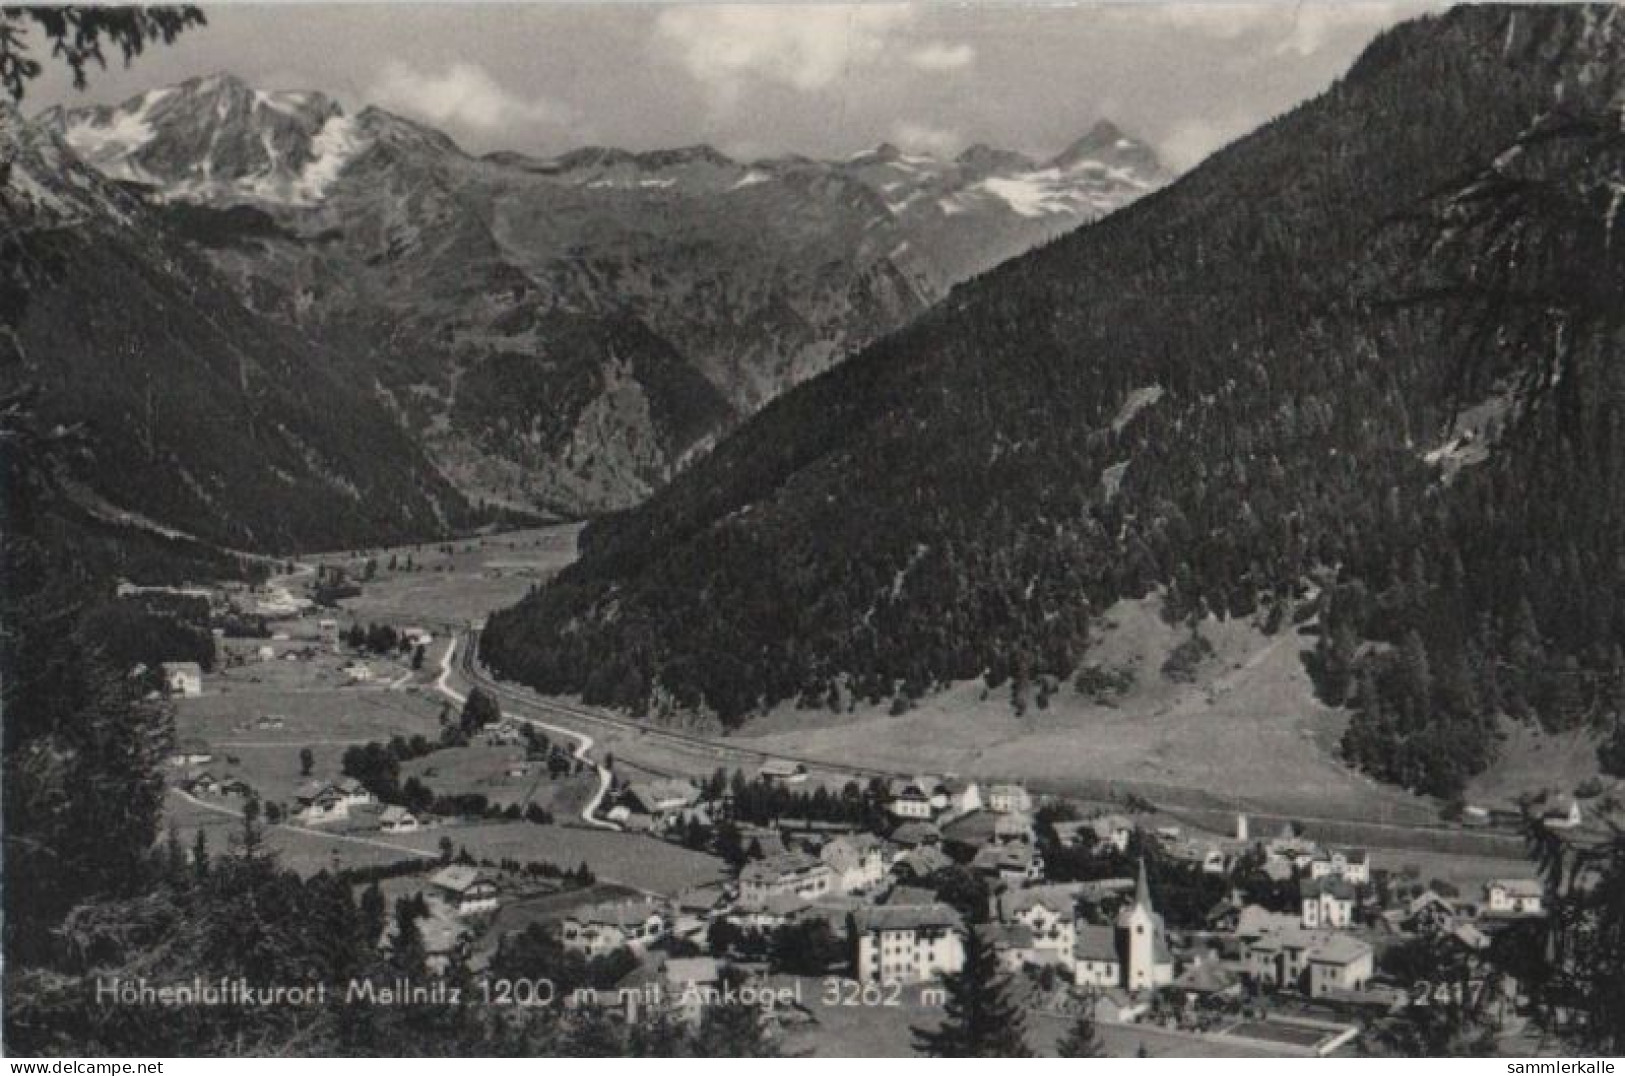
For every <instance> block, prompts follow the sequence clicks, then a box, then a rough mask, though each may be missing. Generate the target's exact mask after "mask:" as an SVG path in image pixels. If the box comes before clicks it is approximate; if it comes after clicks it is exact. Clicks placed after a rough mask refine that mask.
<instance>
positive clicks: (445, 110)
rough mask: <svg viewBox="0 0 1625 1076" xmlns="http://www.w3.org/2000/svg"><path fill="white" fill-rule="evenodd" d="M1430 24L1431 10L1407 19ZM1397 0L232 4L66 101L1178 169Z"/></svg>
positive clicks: (546, 144)
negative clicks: (385, 115) (174, 99)
mask: <svg viewBox="0 0 1625 1076" xmlns="http://www.w3.org/2000/svg"><path fill="white" fill-rule="evenodd" d="M1429 6H1436V5H1429ZM1423 10H1427V7H1424V6H1421V5H1418V4H1416V3H1410V2H1407V3H1364V2H1358V0H1356V2H1344V0H1337V2H1335V3H1334V2H1330V0H1303V2H1301V3H1296V4H1292V3H1259V4H1225V3H1211V2H1210V3H1184V4H1173V3H1113V4H1105V5H1075V4H1056V3H1049V4H1042V5H1040V4H1036V3H1031V4H1013V3H1002V4H992V3H978V4H948V3H943V2H937V3H915V4H882V3H865V4H849V5H812V4H766V5H723V4H710V5H699V6H690V5H678V4H632V3H598V4H585V3H578V4H570V3H553V4H517V5H515V4H478V5H476V4H455V5H453V4H432V3H420V4H410V5H408V4H389V5H385V4H342V5H341V4H301V5H280V6H279V5H261V4H232V5H229V6H214V7H208V6H206V7H205V11H206V12H207V14H208V17H209V23H210V25H209V26H208V28H206V29H203V30H198V31H194V32H192V33H189V34H187V35H186V36H185V37H183V38H182V39H181V40H180V41H179V42H178V43H177V44H176V45H175V46H173V47H172V48H168V49H158V50H156V51H153V52H150V53H149V54H148V55H147V56H145V57H142V58H140V59H138V60H137V61H136V63H135V64H134V65H133V66H132V67H131V68H129V69H128V70H125V69H123V68H121V67H120V66H119V65H118V64H117V62H116V61H115V62H114V63H112V64H111V65H110V67H109V70H108V71H107V72H105V73H100V74H97V75H96V76H95V77H94V79H93V81H92V84H91V86H90V88H89V90H88V91H86V92H85V93H79V92H77V91H75V90H74V89H73V88H72V87H71V86H70V85H69V83H68V80H67V79H66V78H65V77H64V76H62V75H61V74H60V73H58V72H55V71H53V72H52V73H51V74H49V75H48V76H46V77H44V78H42V79H41V80H40V81H39V83H37V84H36V85H35V86H34V87H33V88H32V89H31V91H30V93H29V98H28V100H27V101H26V102H25V107H27V108H29V109H30V110H33V109H35V108H42V107H44V106H46V105H51V104H57V103H83V102H103V101H118V100H122V99H123V98H125V97H127V96H129V95H131V94H133V93H136V92H139V91H141V90H143V89H147V88H150V87H153V86H159V85H166V84H169V83H172V82H178V81H180V80H182V79H185V78H189V77H192V76H195V75H203V74H209V73H211V72H214V71H218V70H224V71H230V72H232V73H235V74H237V75H239V76H241V77H242V78H244V79H247V80H248V81H250V82H252V83H254V84H255V85H257V86H260V87H261V88H264V89H318V90H322V91H325V92H327V93H328V94H330V95H333V96H335V97H337V98H339V99H340V100H341V101H343V102H344V103H345V104H346V105H347V106H352V107H353V106H357V105H360V104H367V103H371V104H378V105H382V106H383V107H385V108H388V109H390V110H392V111H395V112H399V113H402V114H405V115H408V116H412V117H414V118H418V119H421V120H425V121H428V122H430V123H432V124H434V125H435V126H438V127H440V128H441V129H443V130H445V131H446V132H447V133H449V134H451V135H452V136H453V137H455V138H456V139H457V140H458V141H459V142H460V143H461V144H462V145H463V146H464V147H465V148H466V149H469V150H471V151H475V152H485V151H488V150H492V149H499V148H501V149H518V150H523V151H526V152H531V153H539V154H546V153H553V152H558V151H561V150H564V149H569V148H573V147H576V146H581V145H590V144H602V145H617V146H624V147H627V148H631V149H651V148H657V147H663V146H675V145H688V144H693V143H698V142H709V143H711V144H712V145H715V146H717V147H718V148H720V149H722V150H724V151H726V152H729V153H732V154H735V155H737V156H742V157H751V156H765V155H771V154H778V153H785V152H799V153H805V154H808V155H811V156H842V155H845V154H848V153H852V152H855V151H857V150H859V149H863V148H866V147H869V146H873V145H875V144H876V143H878V142H881V141H886V140H889V141H892V142H895V143H898V144H900V145H902V146H904V147H905V148H909V149H914V150H921V151H931V152H937V153H952V152H956V151H958V150H959V149H961V148H963V147H964V146H966V145H969V144H971V143H973V142H987V143H990V144H993V145H998V146H1002V147H1007V148H1011V149H1018V150H1023V151H1026V152H1030V153H1035V154H1051V153H1054V152H1056V151H1058V150H1060V149H1061V148H1062V147H1064V146H1065V145H1066V144H1067V143H1068V142H1070V141H1071V140H1072V139H1073V138H1075V137H1076V136H1077V135H1079V134H1081V133H1082V132H1083V131H1085V130H1087V129H1088V128H1089V127H1090V126H1091V125H1092V124H1093V123H1094V122H1095V120H1097V119H1099V118H1101V117H1109V118H1111V119H1112V120H1114V121H1116V122H1117V123H1118V124H1119V125H1120V126H1122V127H1123V128H1125V129H1126V130H1128V131H1130V132H1132V133H1135V134H1138V135H1139V136H1141V137H1143V138H1145V139H1147V140H1148V141H1150V142H1152V143H1153V144H1154V145H1156V146H1157V147H1158V148H1159V150H1161V151H1162V153H1163V155H1164V156H1165V157H1166V158H1167V159H1168V160H1169V161H1170V162H1172V163H1174V164H1176V165H1179V166H1182V167H1183V166H1187V165H1189V164H1192V163H1194V162H1195V161H1196V160H1197V159H1199V158H1200V157H1201V156H1202V155H1204V154H1206V153H1207V152H1209V151H1211V150H1212V149H1215V148H1217V147H1218V146H1219V145H1221V144H1223V143H1224V142H1225V141H1227V140H1228V139H1229V138H1232V137H1234V136H1236V135H1238V134H1241V133H1242V132H1244V131H1246V130H1248V129H1250V128H1252V127H1254V126H1256V125H1257V124H1259V123H1260V122H1262V121H1264V120H1266V119H1268V118H1270V117H1271V116H1274V115H1276V114H1278V113H1280V112H1282V111H1285V110H1286V109H1288V108H1290V107H1291V106H1293V105H1294V104H1296V103H1297V102H1299V101H1301V100H1303V99H1304V98H1305V97H1308V96H1311V95H1313V94H1315V93H1317V92H1319V91H1320V90H1322V89H1324V88H1326V87H1327V86H1328V85H1330V84H1331V83H1332V81H1333V80H1335V79H1336V78H1337V77H1338V76H1339V75H1340V74H1341V73H1342V72H1343V71H1344V70H1345V69H1346V68H1347V67H1348V65H1349V63H1350V62H1351V61H1352V60H1353V59H1354V57H1355V56H1356V55H1358V53H1359V51H1360V50H1361V49H1362V48H1363V47H1364V46H1365V44H1366V43H1367V42H1369V41H1370V40H1371V38H1372V37H1373V36H1374V35H1375V34H1377V33H1378V32H1379V31H1381V30H1382V29H1383V28H1385V27H1387V26H1390V25H1392V24H1394V23H1396V22H1399V21H1401V20H1403V19H1406V18H1409V17H1412V16H1414V15H1415V14H1417V13H1418V12H1421V11H1423Z"/></svg>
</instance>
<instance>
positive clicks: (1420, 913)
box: [1401, 889, 1460, 933]
mask: <svg viewBox="0 0 1625 1076" xmlns="http://www.w3.org/2000/svg"><path fill="white" fill-rule="evenodd" d="M1459 915H1460V913H1459V912H1458V911H1457V909H1456V904H1455V902H1454V901H1452V900H1451V899H1449V898H1448V897H1444V896H1441V895H1439V894H1438V893H1435V892H1434V891H1433V890H1431V889H1429V890H1426V891H1425V892H1422V893H1419V894H1417V895H1416V896H1415V897H1412V898H1411V901H1410V903H1409V904H1407V905H1406V906H1405V909H1404V915H1403V917H1402V919H1401V922H1402V923H1403V924H1404V926H1405V928H1406V929H1407V930H1410V931H1413V932H1417V933H1420V932H1423V931H1439V932H1448V931H1450V930H1453V929H1454V928H1455V925H1456V920H1457V918H1458V916H1459Z"/></svg>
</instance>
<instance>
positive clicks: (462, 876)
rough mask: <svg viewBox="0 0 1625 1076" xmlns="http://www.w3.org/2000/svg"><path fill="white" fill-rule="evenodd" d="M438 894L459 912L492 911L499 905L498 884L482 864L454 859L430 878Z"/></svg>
mask: <svg viewBox="0 0 1625 1076" xmlns="http://www.w3.org/2000/svg"><path fill="white" fill-rule="evenodd" d="M429 885H430V886H432V887H433V889H434V891H435V894H436V895H437V896H438V897H440V899H441V900H442V901H443V902H444V903H445V904H446V905H447V906H448V907H450V908H451V910H452V911H454V912H456V913H457V914H458V915H477V914H479V913H480V912H491V911H495V910H496V906H497V884H496V882H494V881H492V880H491V878H490V877H489V876H487V875H486V873H485V872H484V871H482V870H480V869H479V868H478V867H470V866H467V865H466V864H461V863H454V864H452V865H451V866H449V867H443V868H441V869H440V870H439V871H436V872H435V874H434V876H433V877H431V878H430V879H429Z"/></svg>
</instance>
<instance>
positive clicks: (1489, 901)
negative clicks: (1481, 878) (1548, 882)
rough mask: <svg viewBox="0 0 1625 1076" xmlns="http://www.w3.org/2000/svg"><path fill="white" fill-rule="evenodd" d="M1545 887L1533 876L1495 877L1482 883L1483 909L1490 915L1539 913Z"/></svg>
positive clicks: (1541, 908)
mask: <svg viewBox="0 0 1625 1076" xmlns="http://www.w3.org/2000/svg"><path fill="white" fill-rule="evenodd" d="M1545 897H1546V890H1545V887H1544V886H1542V885H1541V883H1540V881H1539V880H1538V879H1535V878H1496V879H1493V880H1491V881H1488V882H1485V883H1484V909H1485V911H1487V912H1489V913H1491V914H1492V915H1541V914H1543V913H1544V911H1545V904H1544V903H1543V902H1544V900H1545Z"/></svg>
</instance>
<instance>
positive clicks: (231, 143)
mask: <svg viewBox="0 0 1625 1076" xmlns="http://www.w3.org/2000/svg"><path fill="white" fill-rule="evenodd" d="M39 120H40V122H41V123H42V124H43V125H44V126H46V127H49V128H52V129H54V130H55V131H57V132H58V133H59V134H60V135H61V136H62V138H63V139H64V140H65V141H66V142H67V143H68V145H69V146H71V147H72V148H73V150H74V151H75V152H76V153H78V154H79V156H80V157H82V158H83V159H84V160H86V161H87V162H89V163H90V164H92V165H94V166H95V167H96V168H98V169H99V170H100V171H102V172H103V173H105V174H107V175H109V176H112V177H114V178H117V179H122V180H128V181H133V182H138V183H145V184H150V185H152V186H156V187H158V188H160V189H161V190H162V191H163V193H164V194H166V195H167V196H170V197H178V198H191V199H198V200H204V199H210V200H231V199H234V198H246V199H253V200H258V201H266V202H286V203H291V204H310V203H313V202H316V201H319V200H320V199H321V197H322V196H323V195H324V194H325V192H326V189H327V187H328V185H330V184H331V183H332V181H333V179H334V178H335V177H336V176H337V175H338V173H339V172H340V171H342V170H343V167H344V165H345V164H346V163H348V161H349V160H350V159H351V158H353V157H354V156H355V154H356V153H358V152H359V151H360V149H362V148H363V140H362V139H361V138H360V137H359V136H358V132H357V128H356V125H355V122H354V121H353V120H351V119H350V118H349V117H346V116H345V115H344V111H343V109H341V108H340V107H339V105H338V103H337V102H335V101H333V100H332V99H331V98H329V97H327V96H326V95H325V94H321V93H316V92H309V91H278V92H267V91H264V90H258V89H255V88H254V87H252V86H249V85H248V84H247V83H245V82H243V81H242V80H241V79H238V78H236V77H235V76H233V75H229V74H213V75H207V76H204V77H202V78H195V79H189V80H187V81H186V82H182V83H180V84H178V85H175V86H168V87H164V88H162V89H156V90H149V91H147V92H146V93H142V94H138V95H136V96H134V97H131V98H129V99H128V100H126V101H124V102H122V103H120V104H117V105H97V106H90V107H86V108H72V109H63V108H53V109H50V110H48V111H47V112H45V113H43V114H42V115H41V116H40V117H39Z"/></svg>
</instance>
